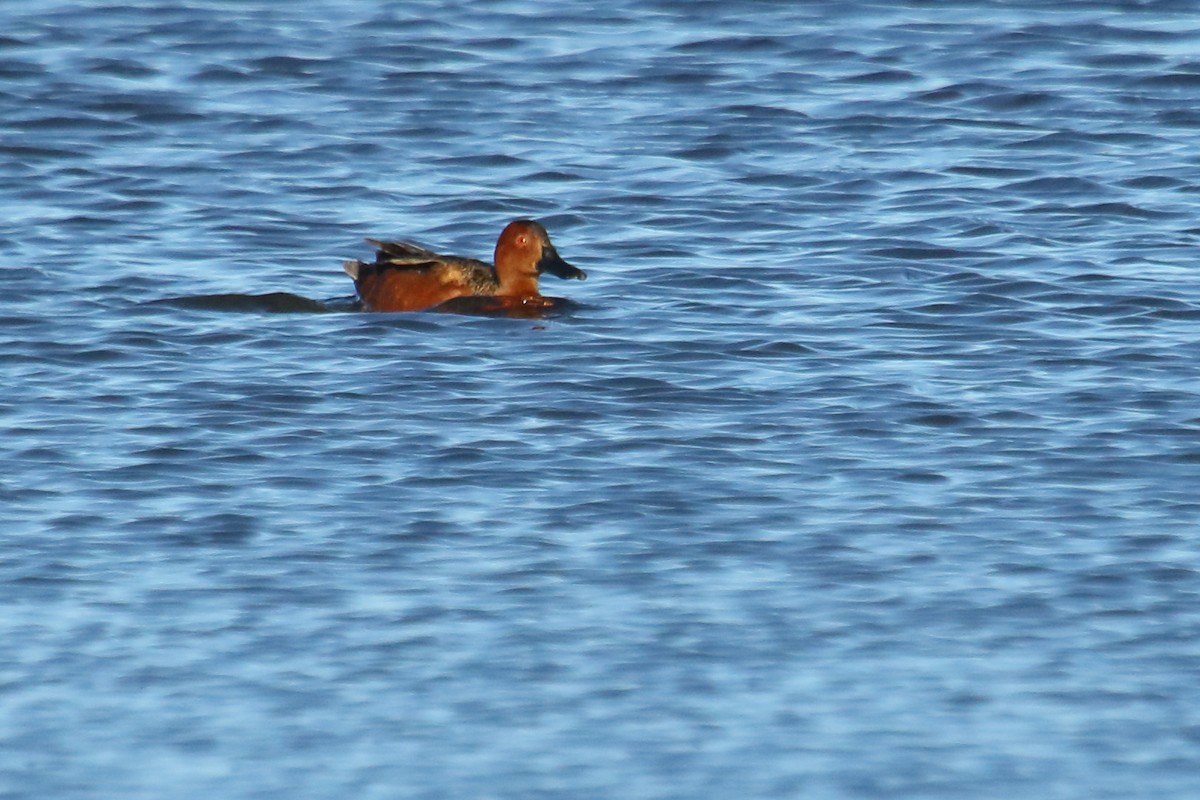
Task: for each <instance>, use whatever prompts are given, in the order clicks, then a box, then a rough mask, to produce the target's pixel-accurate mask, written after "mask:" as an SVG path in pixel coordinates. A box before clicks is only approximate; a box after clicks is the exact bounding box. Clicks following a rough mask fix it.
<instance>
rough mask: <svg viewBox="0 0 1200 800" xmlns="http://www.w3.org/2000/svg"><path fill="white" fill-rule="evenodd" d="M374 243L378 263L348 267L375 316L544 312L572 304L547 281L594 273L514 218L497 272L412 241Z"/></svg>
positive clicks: (500, 243) (501, 242)
mask: <svg viewBox="0 0 1200 800" xmlns="http://www.w3.org/2000/svg"><path fill="white" fill-rule="evenodd" d="M367 243H368V244H370V245H372V246H373V247H375V248H376V252H375V260H374V261H372V262H366V261H359V260H350V261H346V262H344V264H343V267H344V269H345V270H346V274H347V275H349V276H350V278H351V279H352V280H353V281H354V288H355V291H357V292H358V297H359V299H360V300H361V302H362V307H363V308H364V309H365V310H367V311H427V310H447V311H460V312H464V313H505V312H508V311H521V310H530V311H534V312H536V311H537V310H539V309H550V308H554V307H556V306H559V305H562V304H564V303H566V302H567V301H565V300H563V299H562V298H557V297H546V296H543V295H542V294H540V293H539V292H538V276H539V275H541V274H543V273H547V272H548V273H550V274H551V275H554V276H556V277H559V278H563V279H568V280H569V279H576V280H586V279H587V273H585V272H584V271H583V270H581V269H579V268H578V267H576V266H574V265H572V264H569V263H567V262H566V261H565V260H563V258H562V256H560V255H559V254H558V251H557V250H555V249H554V245H553V244H552V243H551V241H550V234H548V233H547V232H546V229H545V228H544V227H542V225H541V223H538V222H535V221H534V220H531V219H517V220H513V221H512V222H510V223H508V225H506V226H505V227H504V230H503V231H501V232H500V236H499V238H498V239H497V240H496V252H495V256H494V259H495V266H493V265H492V264H488V263H487V262H485V261H478V260H476V259H473V258H464V257H463V256H451V255H442V254H439V253H435V252H434V251H432V250H428V249H426V248H424V247H422V246H420V245H418V244H413V243H412V242H385V241H380V240H378V239H367Z"/></svg>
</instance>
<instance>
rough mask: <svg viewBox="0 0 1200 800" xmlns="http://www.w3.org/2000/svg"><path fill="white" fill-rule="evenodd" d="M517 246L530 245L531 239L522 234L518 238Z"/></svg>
mask: <svg viewBox="0 0 1200 800" xmlns="http://www.w3.org/2000/svg"><path fill="white" fill-rule="evenodd" d="M517 244H529V237H528V236H526V235H525V234H523V233H522V234H521V235H520V236H518V237H517Z"/></svg>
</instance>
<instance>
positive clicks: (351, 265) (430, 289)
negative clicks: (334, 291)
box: [344, 239, 500, 311]
mask: <svg viewBox="0 0 1200 800" xmlns="http://www.w3.org/2000/svg"><path fill="white" fill-rule="evenodd" d="M367 242H368V243H370V244H371V245H372V246H374V247H375V248H376V251H375V261H374V262H373V263H367V262H364V261H347V262H345V265H344V266H345V269H346V273H347V274H348V275H349V276H350V277H351V278H353V279H354V286H355V288H356V289H358V294H359V297H361V298H362V300H363V303H364V304H365V305H366V306H367V307H368V308H370V309H371V310H373V311H421V310H423V309H426V308H432V307H433V306H436V305H439V304H441V303H444V302H446V301H447V300H450V299H453V298H455V297H462V296H463V295H475V294H482V295H491V294H495V293H496V292H497V291H499V288H500V285H499V282H498V281H497V280H496V273H495V271H494V270H493V269H492V267H491V265H489V264H486V263H484V262H483V261H478V260H476V259H473V258H462V257H460V256H445V255H441V254H439V253H435V252H433V251H432V250H428V249H426V248H424V247H421V246H420V245H418V244H413V243H412V242H384V241H379V240H377V239H368V240H367Z"/></svg>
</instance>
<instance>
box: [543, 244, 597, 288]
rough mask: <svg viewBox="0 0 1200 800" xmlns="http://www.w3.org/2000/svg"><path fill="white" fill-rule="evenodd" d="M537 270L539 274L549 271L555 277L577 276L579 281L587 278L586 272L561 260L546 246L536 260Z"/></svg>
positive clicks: (568, 277)
mask: <svg viewBox="0 0 1200 800" xmlns="http://www.w3.org/2000/svg"><path fill="white" fill-rule="evenodd" d="M537 271H538V274H539V275H543V274H545V273H547V272H549V273H550V274H551V275H553V276H555V277H557V278H565V279H570V278H577V279H579V280H581V281H582V280H586V279H587V273H586V272H584V271H583V270H581V269H580V268H579V267H576V266H573V265H571V264H568V263H567V262H566V261H563V260H562V257H561V256H559V254H558V253H556V252H555V251H554V250H553V249H551V248H546V249H545V250H543V251H542V258H541V260H540V261H538V264H537Z"/></svg>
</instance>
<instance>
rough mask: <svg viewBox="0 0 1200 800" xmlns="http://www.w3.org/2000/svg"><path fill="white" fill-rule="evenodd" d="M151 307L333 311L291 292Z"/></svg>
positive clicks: (177, 299) (195, 299)
mask: <svg viewBox="0 0 1200 800" xmlns="http://www.w3.org/2000/svg"><path fill="white" fill-rule="evenodd" d="M148 304H149V305H167V306H174V307H176V308H187V309H196V310H200V311H232V312H239V313H246V312H266V313H271V314H293V313H324V312H327V311H331V310H333V309H331V308H330V306H329V305H328V304H327V303H324V302H320V301H317V300H310V299H309V298H307V297H301V296H300V295H296V294H290V293H288V292H268V293H267V294H253V295H250V294H207V295H196V296H192V297H168V298H164V299H162V300H151V301H149V303H148Z"/></svg>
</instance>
